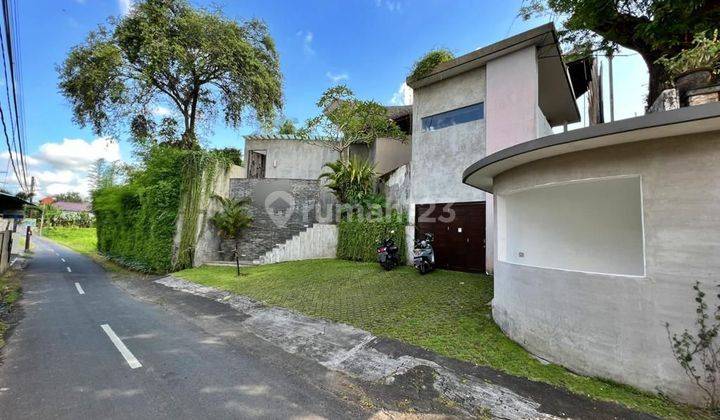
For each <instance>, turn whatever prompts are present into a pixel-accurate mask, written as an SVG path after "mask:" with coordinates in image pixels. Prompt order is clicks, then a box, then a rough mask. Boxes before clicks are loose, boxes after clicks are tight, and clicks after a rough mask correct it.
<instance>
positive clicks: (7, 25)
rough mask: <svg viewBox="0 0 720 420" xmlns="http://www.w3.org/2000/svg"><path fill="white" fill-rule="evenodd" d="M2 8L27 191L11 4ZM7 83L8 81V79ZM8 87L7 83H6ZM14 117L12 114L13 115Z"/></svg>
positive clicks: (3, 2) (6, 4)
mask: <svg viewBox="0 0 720 420" xmlns="http://www.w3.org/2000/svg"><path fill="white" fill-rule="evenodd" d="M2 6H3V20H4V22H5V44H6V45H7V56H8V61H9V65H10V83H11V84H12V91H13V108H14V110H15V128H16V129H17V134H18V136H17V139H18V141H17V143H18V145H19V148H20V167H21V174H22V177H23V185H24V186H25V188H24V189H25V190H27V186H28V183H27V167H26V165H25V156H24V155H25V153H24V150H23V142H22V134H21V126H20V119H19V112H18V99H17V83H16V82H15V79H16V78H15V67H16V62H15V60H14V54H13V36H12V34H13V26H12V23H11V20H10V18H11V14H10V3H9V1H8V0H2ZM6 82H7V79H6ZM6 85H7V83H6ZM11 117H12V114H11Z"/></svg>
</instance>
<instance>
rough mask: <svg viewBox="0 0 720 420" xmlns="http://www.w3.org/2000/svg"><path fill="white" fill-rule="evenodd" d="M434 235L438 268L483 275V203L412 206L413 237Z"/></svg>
mask: <svg viewBox="0 0 720 420" xmlns="http://www.w3.org/2000/svg"><path fill="white" fill-rule="evenodd" d="M426 232H427V233H432V234H433V235H434V236H435V242H434V243H433V246H434V248H435V260H436V263H437V267H438V268H444V269H448V270H457V271H471V272H481V273H484V272H485V202H484V201H480V202H474V203H437V204H418V205H416V206H415V237H416V238H419V237H420V235H422V234H424V233H426Z"/></svg>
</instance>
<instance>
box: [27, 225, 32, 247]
mask: <svg viewBox="0 0 720 420" xmlns="http://www.w3.org/2000/svg"><path fill="white" fill-rule="evenodd" d="M31 236H32V230H31V229H30V226H28V227H27V229H26V231H25V252H27V251H30V237H31Z"/></svg>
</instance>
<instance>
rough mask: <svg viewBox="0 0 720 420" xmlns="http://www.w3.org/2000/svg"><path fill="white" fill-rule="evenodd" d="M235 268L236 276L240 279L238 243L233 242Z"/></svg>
mask: <svg viewBox="0 0 720 420" xmlns="http://www.w3.org/2000/svg"><path fill="white" fill-rule="evenodd" d="M235 268H236V269H237V276H238V277H240V245H239V243H238V242H235Z"/></svg>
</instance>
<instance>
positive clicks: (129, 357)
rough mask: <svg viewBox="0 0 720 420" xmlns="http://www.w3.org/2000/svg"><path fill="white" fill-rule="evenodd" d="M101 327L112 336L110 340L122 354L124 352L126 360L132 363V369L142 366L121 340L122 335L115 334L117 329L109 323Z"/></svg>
mask: <svg viewBox="0 0 720 420" xmlns="http://www.w3.org/2000/svg"><path fill="white" fill-rule="evenodd" d="M100 328H102V329H103V331H105V334H107V336H108V337H110V341H112V343H113V344H114V345H115V348H117V349H118V351H119V352H120V354H122V357H124V358H125V361H126V362H127V363H128V365H130V369H137V368H139V367H142V365H141V364H140V362H138V359H136V358H135V356H133V354H132V353H131V352H130V350H128V348H127V347H125V344H124V343H123V342H122V340H120V337H118V336H117V335H116V334H115V331H113V330H112V328H110V326H109V325H108V324H102V325H101V326H100Z"/></svg>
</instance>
